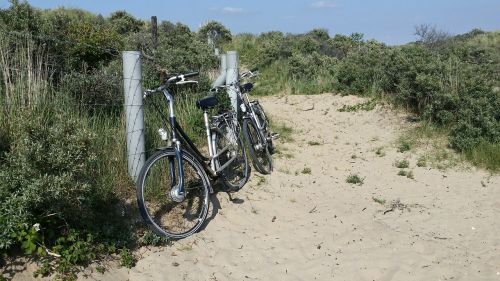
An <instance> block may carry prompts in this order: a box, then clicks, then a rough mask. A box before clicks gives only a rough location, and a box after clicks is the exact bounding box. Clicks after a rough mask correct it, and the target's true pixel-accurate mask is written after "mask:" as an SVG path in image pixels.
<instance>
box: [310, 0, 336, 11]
mask: <svg viewBox="0 0 500 281" xmlns="http://www.w3.org/2000/svg"><path fill="white" fill-rule="evenodd" d="M311 7H313V8H316V9H333V8H335V7H337V5H336V4H335V3H333V2H327V1H318V2H314V3H312V4H311Z"/></svg>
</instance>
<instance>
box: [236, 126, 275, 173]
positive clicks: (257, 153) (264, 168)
mask: <svg viewBox="0 0 500 281" xmlns="http://www.w3.org/2000/svg"><path fill="white" fill-rule="evenodd" d="M258 130H259V129H258V128H257V126H256V125H255V123H254V122H253V120H251V119H248V118H245V119H244V120H243V135H245V139H246V140H247V143H248V151H249V152H250V156H251V157H252V162H253V166H254V167H255V169H256V170H257V171H258V172H259V173H261V174H264V175H267V174H270V173H271V171H272V169H273V160H272V157H271V153H270V152H269V146H268V144H267V142H266V140H265V139H264V138H263V137H262V135H261V134H260V133H259V131H258Z"/></svg>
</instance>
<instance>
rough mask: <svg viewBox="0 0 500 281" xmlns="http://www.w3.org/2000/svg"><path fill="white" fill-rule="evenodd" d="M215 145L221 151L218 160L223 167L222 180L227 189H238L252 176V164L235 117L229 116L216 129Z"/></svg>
mask: <svg viewBox="0 0 500 281" xmlns="http://www.w3.org/2000/svg"><path fill="white" fill-rule="evenodd" d="M215 147H216V152H217V153H220V155H219V157H217V158H216V162H217V168H218V169H221V171H220V175H221V180H222V182H223V183H224V185H225V186H226V187H227V189H228V190H227V191H229V192H234V191H238V190H239V189H241V188H242V187H243V186H244V185H245V183H246V182H247V181H248V179H249V178H250V165H249V164H248V159H247V155H246V152H245V147H244V146H243V141H242V140H241V137H240V133H239V127H238V126H237V123H236V122H235V120H234V119H232V118H227V119H225V120H224V121H223V122H220V123H219V125H218V127H217V129H216V130H215ZM221 151H222V153H221ZM224 166H225V167H224Z"/></svg>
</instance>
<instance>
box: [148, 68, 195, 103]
mask: <svg viewBox="0 0 500 281" xmlns="http://www.w3.org/2000/svg"><path fill="white" fill-rule="evenodd" d="M199 74H200V73H199V72H198V71H194V72H189V73H185V74H180V75H175V76H172V77H169V78H168V79H166V81H165V84H164V85H161V86H157V87H154V88H152V89H148V90H146V91H144V96H143V97H144V98H146V97H147V96H148V95H150V94H152V93H156V92H162V91H163V90H165V89H166V88H167V87H168V86H169V85H170V84H173V83H176V84H179V85H180V84H187V83H198V82H197V81H190V80H186V78H189V77H194V76H197V75H199Z"/></svg>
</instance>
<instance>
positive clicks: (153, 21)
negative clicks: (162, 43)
mask: <svg viewBox="0 0 500 281" xmlns="http://www.w3.org/2000/svg"><path fill="white" fill-rule="evenodd" d="M151 38H152V41H153V49H155V50H156V47H157V46H158V22H157V20H156V16H152V17H151Z"/></svg>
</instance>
